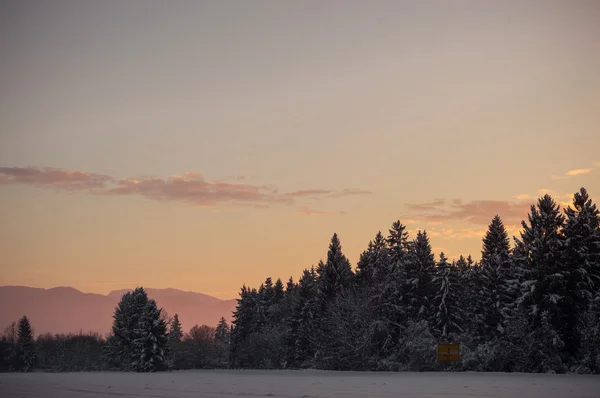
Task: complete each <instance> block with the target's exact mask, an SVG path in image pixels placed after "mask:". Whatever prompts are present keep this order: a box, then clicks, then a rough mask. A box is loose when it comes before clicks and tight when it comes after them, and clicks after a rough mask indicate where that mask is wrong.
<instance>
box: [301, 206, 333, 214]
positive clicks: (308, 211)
mask: <svg viewBox="0 0 600 398" xmlns="http://www.w3.org/2000/svg"><path fill="white" fill-rule="evenodd" d="M296 214H299V215H301V216H333V215H337V214H344V213H343V212H339V213H336V212H332V211H320V210H315V209H312V208H310V207H308V206H301V207H299V208H298V209H297V210H296Z"/></svg>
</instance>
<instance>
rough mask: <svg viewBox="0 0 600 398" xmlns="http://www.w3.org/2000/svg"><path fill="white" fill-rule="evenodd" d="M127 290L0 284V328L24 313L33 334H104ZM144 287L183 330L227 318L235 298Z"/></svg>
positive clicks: (234, 303)
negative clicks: (105, 292) (176, 316)
mask: <svg viewBox="0 0 600 398" xmlns="http://www.w3.org/2000/svg"><path fill="white" fill-rule="evenodd" d="M128 290H131V289H128ZM128 290H115V291H112V292H110V293H109V294H108V295H106V296H105V295H102V294H94V293H83V292H80V291H79V290H77V289H74V288H72V287H55V288H52V289H39V288H32V287H25V286H0V332H2V331H4V328H5V327H6V326H8V325H9V324H10V323H11V322H13V321H17V320H18V319H19V318H20V317H21V316H23V315H27V317H28V318H29V320H30V321H31V324H32V326H33V327H34V329H35V333H36V335H38V334H42V333H47V332H50V333H71V332H79V331H80V330H81V331H83V332H89V331H93V332H99V333H101V334H103V335H104V334H106V333H108V332H109V331H110V329H111V326H112V321H113V318H112V316H113V313H114V309H115V307H116V305H117V303H118V302H119V300H120V299H121V296H123V294H125V293H126V292H127V291H128ZM146 291H147V292H148V296H149V297H150V298H153V299H154V300H156V302H157V304H158V306H159V307H162V308H163V309H164V310H165V311H166V312H167V313H168V314H169V315H170V316H172V315H173V314H175V313H178V314H179V320H180V321H181V324H182V327H183V330H184V331H189V329H190V328H191V327H192V326H194V325H195V324H198V325H201V324H205V325H210V326H216V325H217V323H218V322H219V319H220V318H221V317H225V319H227V322H230V320H231V316H232V312H233V310H234V309H235V305H236V300H235V299H232V300H221V299H218V298H216V297H212V296H208V295H206V294H202V293H194V292H184V291H182V290H177V289H151V288H148V289H146Z"/></svg>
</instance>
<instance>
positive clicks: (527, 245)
mask: <svg viewBox="0 0 600 398" xmlns="http://www.w3.org/2000/svg"><path fill="white" fill-rule="evenodd" d="M528 220H529V223H526V222H525V221H523V222H522V226H523V231H522V232H521V239H517V238H515V249H514V253H513V261H515V262H516V263H517V264H518V267H519V268H520V270H519V272H520V274H521V287H522V294H521V297H520V298H519V299H518V304H519V305H521V306H523V308H524V309H525V311H526V313H527V315H528V317H529V328H530V333H531V334H532V335H535V336H538V337H540V338H541V335H540V334H539V331H540V330H542V329H543V332H544V333H545V334H546V335H552V336H555V337H556V338H555V339H553V340H552V341H553V344H551V345H550V346H549V347H548V349H549V350H563V348H564V341H562V336H561V335H560V333H559V331H560V329H561V328H562V325H561V324H560V323H561V321H562V319H563V318H564V314H563V313H562V305H563V302H564V300H565V298H566V294H567V291H566V289H567V283H566V280H567V277H568V275H567V274H568V269H567V268H565V266H564V264H563V262H562V261H561V260H562V259H561V256H562V247H563V235H562V227H563V224H564V217H563V216H562V215H561V212H560V208H559V206H558V205H557V204H556V202H555V201H554V199H552V197H551V196H550V195H544V197H542V198H540V199H539V200H538V203H537V206H531V213H530V214H529V216H528ZM546 340H547V339H546V338H545V341H546ZM534 347H535V348H532V350H533V351H531V352H530V353H529V354H530V355H532V356H534V353H535V352H538V351H539V348H537V347H539V346H537V345H536V346H534ZM544 352H545V354H544V355H550V356H551V357H552V358H553V359H552V360H551V361H553V362H552V363H553V364H554V365H552V366H555V365H556V366H555V367H560V366H559V365H558V364H556V363H555V362H556V361H555V357H556V356H557V355H559V354H560V353H559V352H555V351H547V350H546V349H544ZM544 366H546V365H544ZM548 366H550V365H548ZM561 366H562V365H561ZM542 368H543V367H542ZM542 368H538V369H542Z"/></svg>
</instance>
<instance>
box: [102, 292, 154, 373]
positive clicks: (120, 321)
mask: <svg viewBox="0 0 600 398" xmlns="http://www.w3.org/2000/svg"><path fill="white" fill-rule="evenodd" d="M146 304H148V295H147V294H146V291H145V290H144V288H142V287H138V288H136V289H134V290H133V291H132V292H127V293H125V294H124V295H123V297H121V301H120V302H119V304H118V305H117V308H115V313H114V315H113V326H112V334H111V336H110V337H109V338H108V342H107V347H106V351H107V352H106V354H107V359H108V362H109V366H110V367H111V368H115V369H120V370H131V369H132V368H131V364H132V362H133V361H135V360H136V359H135V358H134V356H135V353H134V352H133V342H134V340H135V339H136V338H137V333H136V330H137V329H138V327H139V322H140V318H141V317H142V315H143V312H144V308H145V307H146Z"/></svg>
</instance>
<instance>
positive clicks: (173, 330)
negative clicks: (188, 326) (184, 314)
mask: <svg viewBox="0 0 600 398" xmlns="http://www.w3.org/2000/svg"><path fill="white" fill-rule="evenodd" d="M182 338H183V330H181V322H179V315H177V314H175V315H173V319H172V320H171V324H170V325H169V341H172V342H180V341H181V339H182Z"/></svg>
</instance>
